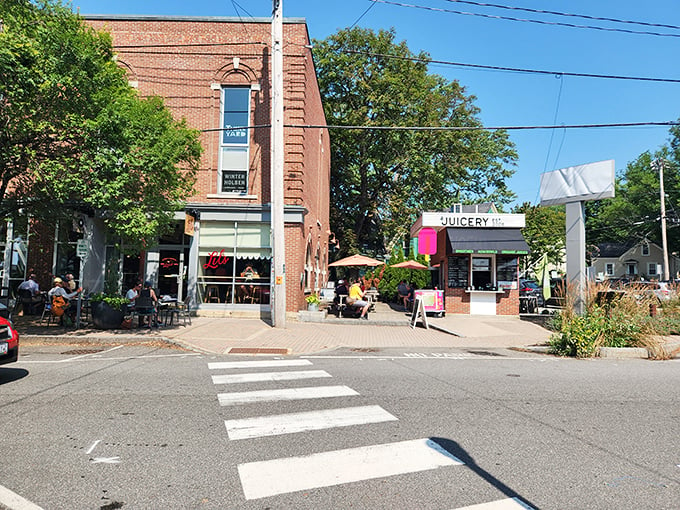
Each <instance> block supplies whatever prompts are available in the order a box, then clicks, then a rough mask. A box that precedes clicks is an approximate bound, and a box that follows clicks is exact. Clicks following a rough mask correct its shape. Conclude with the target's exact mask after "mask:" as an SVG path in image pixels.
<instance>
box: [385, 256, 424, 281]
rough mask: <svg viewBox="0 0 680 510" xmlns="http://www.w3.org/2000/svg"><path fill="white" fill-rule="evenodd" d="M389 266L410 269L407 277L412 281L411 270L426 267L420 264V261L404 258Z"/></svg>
mask: <svg viewBox="0 0 680 510" xmlns="http://www.w3.org/2000/svg"><path fill="white" fill-rule="evenodd" d="M390 267H399V268H401V269H410V270H411V271H410V272H409V275H408V279H409V280H410V281H413V270H414V269H427V266H424V265H422V264H421V263H420V262H416V261H415V260H405V261H404V262H399V263H398V264H393V265H391V266H390Z"/></svg>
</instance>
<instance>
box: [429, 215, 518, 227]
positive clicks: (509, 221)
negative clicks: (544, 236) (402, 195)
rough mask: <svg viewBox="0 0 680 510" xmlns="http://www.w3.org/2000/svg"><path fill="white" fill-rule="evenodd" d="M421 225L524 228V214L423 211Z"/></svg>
mask: <svg viewBox="0 0 680 510" xmlns="http://www.w3.org/2000/svg"><path fill="white" fill-rule="evenodd" d="M421 219H422V224H421V225H420V226H421V227H434V228H442V227H456V228H524V227H525V220H524V214H488V213H452V212H423V214H422V216H421Z"/></svg>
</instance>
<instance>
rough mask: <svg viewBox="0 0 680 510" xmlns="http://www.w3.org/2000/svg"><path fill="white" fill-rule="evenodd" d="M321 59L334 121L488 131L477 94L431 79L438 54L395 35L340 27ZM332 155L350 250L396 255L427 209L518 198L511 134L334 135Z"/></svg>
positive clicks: (334, 222)
mask: <svg viewBox="0 0 680 510" xmlns="http://www.w3.org/2000/svg"><path fill="white" fill-rule="evenodd" d="M314 56H315V63H316V66H317V70H318V75H319V87H320V90H321V94H322V98H323V102H324V109H325V113H326V118H327V119H328V123H329V124H332V125H342V126H372V127H375V128H380V127H382V128H389V127H393V126H432V127H462V126H473V127H481V122H480V121H479V119H478V118H477V114H478V112H479V110H478V108H477V107H476V106H475V105H474V97H473V96H466V95H465V90H464V88H463V87H462V86H461V85H460V84H459V83H458V82H457V81H452V82H450V81H447V80H445V79H444V78H443V77H441V76H439V75H436V74H430V73H428V71H427V62H428V60H429V57H428V56H427V55H426V54H424V53H420V54H419V55H415V54H413V53H411V51H409V49H408V47H407V46H406V43H405V42H401V43H397V42H395V34H394V31H385V30H381V31H379V32H378V33H376V32H374V31H372V30H367V29H362V28H354V29H345V30H341V31H339V32H338V33H336V34H334V35H332V36H330V37H328V38H327V39H325V40H323V41H315V42H314ZM331 150H332V156H331V157H332V164H331V200H332V205H331V226H332V229H333V231H334V232H335V233H336V234H337V235H339V236H341V237H342V238H343V241H344V242H343V246H342V252H343V253H342V254H346V253H352V252H356V251H362V252H367V253H370V254H372V255H382V254H384V253H386V252H389V251H391V249H392V247H393V246H394V245H395V244H397V243H399V242H400V241H401V240H403V239H404V238H406V237H407V235H408V229H409V227H410V225H411V224H412V222H413V221H414V220H415V219H416V218H417V216H418V214H419V213H420V211H422V210H434V209H443V208H446V207H449V206H450V205H452V204H454V203H464V202H476V201H480V200H484V201H495V202H496V203H498V204H499V205H502V204H503V203H507V202H509V201H510V200H511V199H512V197H513V196H514V195H513V193H512V192H511V191H510V190H509V189H508V188H507V185H506V179H507V178H508V177H510V176H511V175H512V173H513V170H511V169H510V168H508V165H512V164H514V162H515V160H516V153H515V151H514V148H513V145H512V143H511V142H510V141H509V140H508V136H507V134H506V133H505V132H502V131H495V132H490V131H485V130H462V131H446V130H443V131H431V130H391V129H384V130H381V129H368V130H365V129H333V130H332V132H331ZM342 254H341V255H342Z"/></svg>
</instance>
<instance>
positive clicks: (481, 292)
mask: <svg viewBox="0 0 680 510" xmlns="http://www.w3.org/2000/svg"><path fill="white" fill-rule="evenodd" d="M465 292H467V293H468V294H505V291H504V290H502V289H498V290H470V289H465Z"/></svg>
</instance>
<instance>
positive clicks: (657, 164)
mask: <svg viewBox="0 0 680 510" xmlns="http://www.w3.org/2000/svg"><path fill="white" fill-rule="evenodd" d="M663 164H664V161H663V159H655V160H654V161H652V168H654V169H655V170H658V171H659V195H660V199H661V244H662V247H663V279H664V280H666V281H669V280H670V279H671V275H670V269H669V268H668V239H667V238H666V193H665V191H664V187H663Z"/></svg>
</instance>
